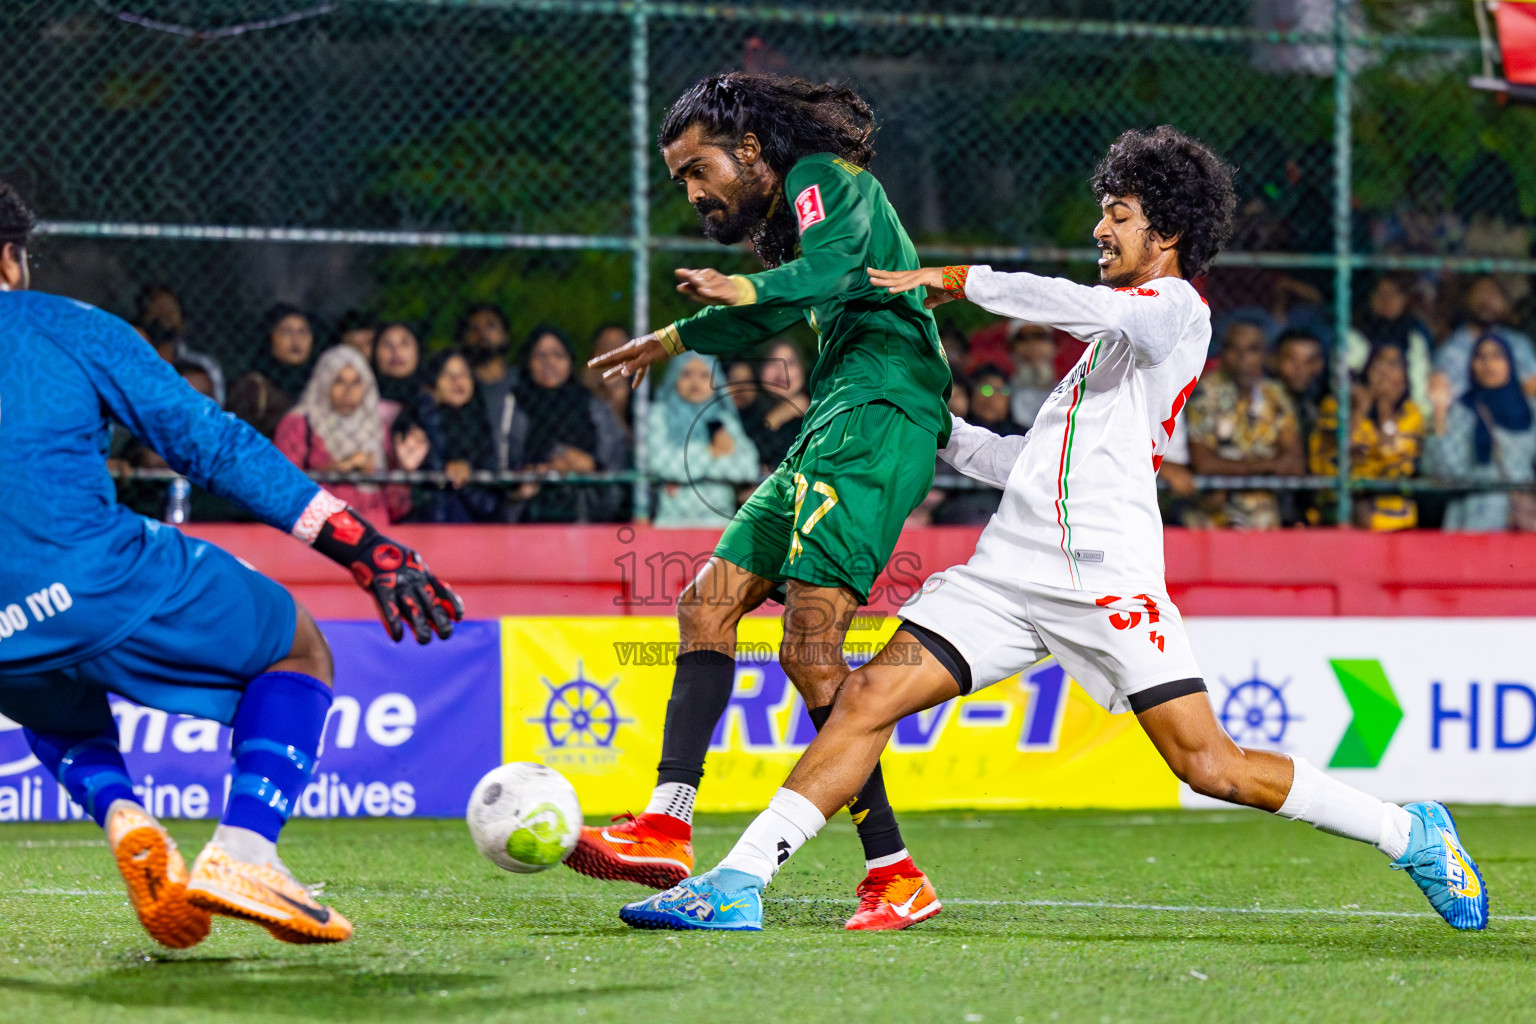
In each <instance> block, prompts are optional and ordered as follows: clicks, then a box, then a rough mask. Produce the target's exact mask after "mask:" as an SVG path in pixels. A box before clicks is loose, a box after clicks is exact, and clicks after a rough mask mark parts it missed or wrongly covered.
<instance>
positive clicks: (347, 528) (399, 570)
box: [314, 506, 464, 644]
mask: <svg viewBox="0 0 1536 1024" xmlns="http://www.w3.org/2000/svg"><path fill="white" fill-rule="evenodd" d="M314 546H315V550H316V551H318V552H320V553H321V554H322V555H325V556H326V557H327V558H329V559H331V560H332V561H334V562H337V563H339V564H341V565H342V566H345V567H346V569H347V570H348V571H350V572H351V573H352V578H353V579H354V580H356V581H357V585H358V586H360V587H362V588H363V589H364V590H366V591H368V592H369V593H370V594H372V595H373V600H374V603H375V604H377V605H378V606H379V618H380V619H382V620H383V621H384V629H385V630H386V631H387V632H388V633H389V636H390V639H391V640H395V641H399V640H400V638H401V637H403V636H405V626H406V625H409V626H410V627H411V632H412V633H413V634H415V636H416V642H417V643H419V644H424V643H426V642H427V641H429V640H431V639H432V634H433V633H434V632H435V633H436V634H437V635H438V636H439V637H440V638H441V639H443V640H446V639H448V638H449V637H450V636H452V635H453V624H454V623H455V622H458V621H459V620H461V619H463V618H464V602H463V601H460V600H459V595H457V594H455V593H454V592H453V591H452V590H450V589H449V588H448V585H447V584H446V583H444V582H443V581H442V580H440V579H438V578H437V577H436V576H434V575H432V570H430V569H428V568H427V565H426V563H425V562H423V561H422V560H421V556H420V555H418V554H417V553H416V552H414V551H412V550H411V549H410V548H408V547H406V546H404V545H403V544H397V543H396V542H395V541H392V540H390V539H389V538H388V537H386V536H384V535H383V534H382V533H380V532H379V531H378V530H375V529H374V528H373V524H372V523H370V522H368V520H366V519H364V518H363V517H362V516H360V515H358V514H357V512H356V511H355V510H353V509H352V508H351V507H350V506H348V507H347V508H345V509H343V510H342V511H340V512H337V513H335V514H334V515H332V516H331V517H330V518H329V519H327V520H326V521H325V525H324V526H322V527H321V528H320V533H319V535H318V536H317V537H316V538H315V545H314Z"/></svg>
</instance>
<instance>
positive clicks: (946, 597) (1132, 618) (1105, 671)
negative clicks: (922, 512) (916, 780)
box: [901, 565, 1205, 714]
mask: <svg viewBox="0 0 1536 1024" xmlns="http://www.w3.org/2000/svg"><path fill="white" fill-rule="evenodd" d="M901 618H902V620H903V621H904V622H907V623H911V624H913V625H916V626H918V627H920V629H919V630H915V631H913V632H916V633H917V634H918V639H919V640H921V641H923V643H924V646H927V647H929V648H930V649H931V650H932V649H934V646H935V645H938V646H942V644H943V643H944V642H947V643H948V645H949V646H951V647H952V648H953V651H952V652H949V653H950V655H954V654H958V655H959V658H960V659H961V662H962V664H960V665H959V666H958V668H959V671H958V673H957V681H958V682H959V683H960V690H961V692H962V693H972V692H974V691H976V690H980V689H981V688H983V687H986V686H991V685H992V684H993V683H998V682H1001V681H1003V680H1004V679H1007V678H1008V677H1009V676H1012V675H1014V674H1015V673H1018V672H1022V671H1023V670H1024V669H1026V668H1029V667H1030V666H1031V665H1033V664H1035V663H1036V662H1038V661H1040V660H1041V659H1042V658H1045V657H1046V656H1047V655H1055V656H1056V661H1057V663H1058V664H1060V665H1061V667H1062V668H1063V669H1065V670H1066V672H1067V674H1068V675H1070V676H1071V677H1072V678H1073V679H1075V680H1077V683H1078V685H1079V686H1081V687H1082V688H1083V689H1084V690H1085V691H1087V693H1088V695H1089V696H1091V697H1092V698H1093V699H1094V700H1096V701H1098V703H1099V704H1100V705H1102V706H1103V707H1105V708H1107V709H1108V710H1110V711H1113V712H1115V713H1116V714H1118V713H1120V712H1122V711H1136V712H1138V713H1139V712H1142V711H1145V710H1147V709H1148V708H1151V707H1156V706H1157V705H1158V704H1161V703H1163V702H1164V701H1168V700H1172V699H1173V698H1175V697H1182V696H1184V695H1186V694H1190V693H1202V692H1204V691H1205V683H1204V681H1203V678H1202V676H1201V673H1200V665H1199V664H1198V663H1197V662H1196V661H1195V656H1194V652H1193V651H1191V650H1190V646H1189V636H1188V634H1186V633H1185V632H1184V618H1183V616H1181V615H1180V614H1179V609H1178V608H1176V607H1175V606H1174V604H1173V602H1172V601H1171V600H1169V599H1168V595H1167V593H1166V592H1165V591H1164V590H1163V589H1162V588H1160V587H1159V588H1156V589H1148V590H1145V591H1138V592H1137V593H1135V594H1095V593H1092V592H1089V591H1082V590H1060V589H1058V588H1056V587H1045V586H1041V585H1039V584H1037V583H1026V582H1021V581H1008V582H1002V581H999V580H996V579H992V578H990V577H986V576H982V575H980V574H978V573H977V572H976V570H975V568H974V567H973V566H970V565H957V566H955V567H953V568H951V569H946V570H944V571H943V572H940V573H935V574H934V575H933V576H930V577H929V578H928V581H927V582H926V583H924V584H923V586H922V589H921V590H919V591H918V592H917V593H916V594H914V595H913V596H912V599H911V600H909V601H908V602H907V603H906V604H905V605H904V606H902V609H901ZM925 632H926V633H927V634H929V635H926V636H925V635H923V634H924V633H925ZM935 636H936V637H937V638H938V640H935V639H934V637H935ZM934 653H935V654H936V655H938V656H939V657H940V660H946V661H947V660H950V659H949V658H946V656H945V655H944V654H941V653H940V651H938V650H934ZM953 670H954V667H953V666H952V671H953ZM961 676H964V677H965V678H960V677H961Z"/></svg>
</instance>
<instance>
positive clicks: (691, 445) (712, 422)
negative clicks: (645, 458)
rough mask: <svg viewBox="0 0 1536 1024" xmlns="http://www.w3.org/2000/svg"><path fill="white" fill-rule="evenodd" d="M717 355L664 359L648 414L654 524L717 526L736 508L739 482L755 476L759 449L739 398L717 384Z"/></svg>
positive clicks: (691, 355)
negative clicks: (749, 432)
mask: <svg viewBox="0 0 1536 1024" xmlns="http://www.w3.org/2000/svg"><path fill="white" fill-rule="evenodd" d="M714 372H715V360H714V359H713V358H712V357H710V356H706V355H700V354H699V353H697V352H684V353H683V354H682V355H680V356H676V357H674V358H673V359H672V360H671V362H669V363H668V364H667V373H666V376H665V377H664V378H663V379H662V382H661V387H660V388H659V389H658V390H657V393H656V399H655V401H653V402H652V403H651V408H650V412H649V414H648V416H647V419H646V432H645V439H646V445H647V449H646V451H647V454H648V455H649V456H650V469H651V472H652V474H654V475H655V476H656V477H657V478H658V481H659V482H658V484H657V487H656V514H655V516H654V517H653V518H652V521H653V522H654V523H655V524H656V525H657V526H714V527H720V526H723V525H724V524H725V523H726V522H728V521H729V520H730V518H731V516H733V515H735V514H736V507H737V503H736V485H737V484H744V483H750V482H755V481H756V480H757V477H758V465H757V448H756V447H755V446H754V445H753V444H752V442H751V440H750V439H749V438H748V437H747V432H746V431H745V430H744V429H743V428H742V425H741V418H740V416H739V415H738V413H737V411H736V404H735V403H734V402H732V401H731V398H730V396H729V395H728V394H725V393H723V392H721V391H717V390H716V389H715V381H714Z"/></svg>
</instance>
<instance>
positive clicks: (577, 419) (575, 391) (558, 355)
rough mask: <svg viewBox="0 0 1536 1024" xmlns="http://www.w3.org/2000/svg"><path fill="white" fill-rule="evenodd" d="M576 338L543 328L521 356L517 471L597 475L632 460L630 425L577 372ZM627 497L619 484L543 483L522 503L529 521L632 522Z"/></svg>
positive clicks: (514, 434)
mask: <svg viewBox="0 0 1536 1024" xmlns="http://www.w3.org/2000/svg"><path fill="white" fill-rule="evenodd" d="M575 362H576V357H575V354H574V352H572V350H571V342H570V339H569V338H567V337H566V335H565V332H564V331H561V330H560V329H559V328H556V327H547V326H546V327H536V328H534V329H533V331H532V333H530V334H529V335H528V340H527V342H526V343H524V345H523V348H522V351H521V352H520V353H519V354H518V368H519V374H518V383H517V388H516V389H515V390H514V392H513V394H514V396H515V397H516V405H515V407H514V409H513V414H512V430H511V434H510V436H509V438H508V446H507V447H508V452H509V457H510V461H511V463H512V465H514V466H517V467H519V468H521V469H526V470H530V471H533V472H540V473H547V472H555V473H573V474H575V473H594V472H604V471H609V470H621V469H624V468H626V467H627V465H628V462H629V444H628V440H627V437H626V435H625V432H624V427H623V424H621V423H620V422H619V420H618V418H617V417H616V416H615V415H614V413H613V410H612V409H611V408H609V407H608V405H607V403H605V402H603V401H602V400H601V399H600V398H598V397H597V396H596V395H594V394H592V393H591V392H590V391H588V390H587V389H586V388H584V387H582V386H581V382H580V381H579V380H577V379H576V377H575V376H574V373H573V368H574V366H575ZM621 494H622V491H621V489H620V488H618V487H616V486H614V485H612V484H605V485H596V486H594V485H560V484H537V485H531V486H529V487H527V488H525V489H524V490H523V491H522V492H521V494H520V495H519V497H526V498H527V502H526V504H524V505H523V506H522V507H521V508H520V509H518V510H517V512H516V518H517V519H519V520H521V521H523V522H544V523H570V522H593V521H598V522H602V521H609V520H612V519H615V518H628V515H627V513H628V510H627V509H624V508H621V507H619V506H620V505H621V504H622V501H621V497H620V496H621Z"/></svg>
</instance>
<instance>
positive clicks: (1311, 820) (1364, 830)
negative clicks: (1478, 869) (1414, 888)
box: [1275, 757, 1413, 860]
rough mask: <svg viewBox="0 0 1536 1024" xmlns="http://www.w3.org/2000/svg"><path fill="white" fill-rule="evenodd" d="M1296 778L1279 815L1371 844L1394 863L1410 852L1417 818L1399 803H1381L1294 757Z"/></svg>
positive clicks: (1293, 764) (1304, 759)
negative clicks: (1409, 846) (1409, 842)
mask: <svg viewBox="0 0 1536 1024" xmlns="http://www.w3.org/2000/svg"><path fill="white" fill-rule="evenodd" d="M1291 764H1292V766H1293V767H1294V770H1295V778H1294V779H1293V780H1292V781H1291V791H1290V792H1289V793H1287V794H1286V796H1285V803H1283V804H1281V805H1280V809H1279V810H1278V811H1276V812H1275V813H1276V814H1278V815H1280V817H1282V818H1290V819H1292V820H1294V821H1305V822H1306V823H1307V824H1309V825H1311V826H1312V827H1313V828H1317V829H1321V830H1322V831H1324V832H1329V833H1332V834H1333V835H1336V836H1343V837H1345V838H1346V839H1355V840H1358V841H1360V842H1362V843H1370V844H1371V845H1372V846H1374V847H1376V849H1378V850H1380V851H1381V852H1382V853H1384V854H1386V855H1387V856H1388V857H1391V858H1392V859H1393V860H1396V859H1397V858H1399V857H1401V856H1402V855H1403V851H1405V850H1407V849H1408V834H1409V831H1410V830H1411V829H1412V827H1413V818H1412V817H1411V816H1410V815H1409V814H1408V812H1407V811H1405V810H1403V809H1402V808H1401V807H1399V806H1397V804H1389V803H1387V802H1386V801H1384V800H1378V799H1376V798H1375V797H1373V796H1371V795H1370V794H1369V793H1362V792H1360V790H1358V789H1355V788H1354V787H1352V786H1346V785H1344V783H1342V782H1340V781H1338V780H1337V779H1333V778H1330V777H1328V776H1327V775H1324V774H1323V773H1322V772H1320V771H1318V770H1317V769H1316V768H1314V767H1312V765H1311V764H1310V763H1308V762H1307V760H1306V758H1302V757H1292V758H1291Z"/></svg>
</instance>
